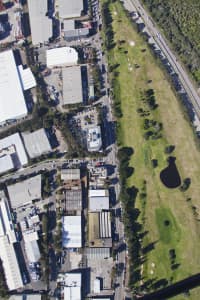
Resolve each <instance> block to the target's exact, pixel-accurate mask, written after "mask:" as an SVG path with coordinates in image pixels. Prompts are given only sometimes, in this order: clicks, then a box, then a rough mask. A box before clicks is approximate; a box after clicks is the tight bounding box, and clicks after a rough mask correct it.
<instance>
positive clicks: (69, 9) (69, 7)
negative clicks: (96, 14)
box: [59, 0, 83, 19]
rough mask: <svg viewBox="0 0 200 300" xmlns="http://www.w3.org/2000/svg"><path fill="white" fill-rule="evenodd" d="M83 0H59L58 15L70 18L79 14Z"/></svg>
mask: <svg viewBox="0 0 200 300" xmlns="http://www.w3.org/2000/svg"><path fill="white" fill-rule="evenodd" d="M82 11H83V0H73V1H72V0H59V17H60V18H62V19H70V18H76V17H80V16H81V12H82Z"/></svg>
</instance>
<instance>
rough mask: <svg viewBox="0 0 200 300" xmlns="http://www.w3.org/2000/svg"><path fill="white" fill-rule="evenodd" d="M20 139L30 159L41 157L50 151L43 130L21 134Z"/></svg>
mask: <svg viewBox="0 0 200 300" xmlns="http://www.w3.org/2000/svg"><path fill="white" fill-rule="evenodd" d="M22 138H23V140H24V145H25V148H26V150H27V152H28V156H29V157H30V158H34V157H38V156H41V155H42V154H45V153H49V152H51V150H52V149H51V145H50V143H49V140H48V137H47V134H46V131H45V130H44V128H41V129H38V130H36V131H33V132H23V133H22Z"/></svg>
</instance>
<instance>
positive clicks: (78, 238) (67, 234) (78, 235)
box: [62, 216, 82, 248]
mask: <svg viewBox="0 0 200 300" xmlns="http://www.w3.org/2000/svg"><path fill="white" fill-rule="evenodd" d="M62 238H63V247H64V248H81V247H82V226H81V216H65V217H63V234H62Z"/></svg>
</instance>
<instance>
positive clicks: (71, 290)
mask: <svg viewBox="0 0 200 300" xmlns="http://www.w3.org/2000/svg"><path fill="white" fill-rule="evenodd" d="M57 282H58V283H59V284H60V286H61V295H62V298H63V299H64V300H81V299H82V297H81V273H63V274H62V273H60V274H58V279H57Z"/></svg>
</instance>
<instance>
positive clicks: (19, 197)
mask: <svg viewBox="0 0 200 300" xmlns="http://www.w3.org/2000/svg"><path fill="white" fill-rule="evenodd" d="M7 190H8V195H9V199H10V202H11V206H12V208H18V207H21V206H24V205H27V204H29V203H31V202H32V200H35V199H41V175H37V176H34V177H31V178H28V179H26V180H24V181H21V182H18V183H15V184H12V185H8V186H7Z"/></svg>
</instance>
